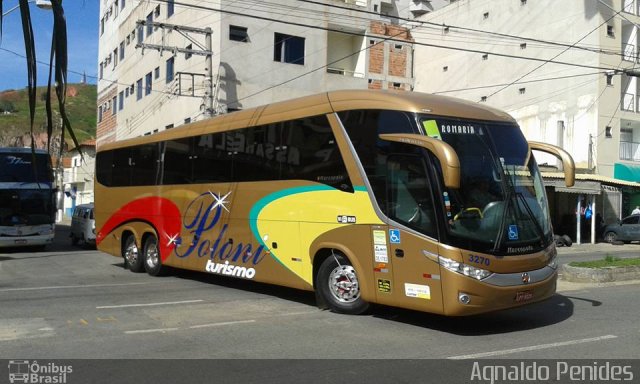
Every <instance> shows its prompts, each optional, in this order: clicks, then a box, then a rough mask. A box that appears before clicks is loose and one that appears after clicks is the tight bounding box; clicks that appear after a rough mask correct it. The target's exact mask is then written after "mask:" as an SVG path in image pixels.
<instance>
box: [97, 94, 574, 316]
mask: <svg viewBox="0 0 640 384" xmlns="http://www.w3.org/2000/svg"><path fill="white" fill-rule="evenodd" d="M532 150H539V151H543V152H546V153H550V154H552V155H554V156H556V157H558V158H559V159H560V161H561V163H562V165H563V169H564V172H565V183H566V185H567V186H572V185H573V182H574V176H575V166H574V163H573V159H572V158H571V156H570V155H569V154H568V153H567V152H565V151H563V150H562V149H560V148H557V147H554V146H552V145H549V144H545V143H538V142H527V141H526V140H525V138H524V136H523V134H522V132H521V130H520V128H519V126H518V125H517V123H516V121H515V120H514V119H513V118H512V117H510V116H509V115H508V114H506V113H504V112H501V111H499V110H496V109H492V108H488V107H486V106H482V105H480V104H476V103H472V102H467V101H462V100H457V99H453V98H449V97H442V96H434V95H428V94H423V93H416V92H392V91H373V90H349V91H332V92H327V93H321V94H317V95H313V96H307V97H303V98H299V99H295V100H290V101H284V102H278V103H274V104H269V105H265V106H261V107H256V108H253V109H247V110H243V111H238V112H233V113H230V114H226V115H221V116H217V117H214V118H212V119H208V120H203V121H199V122H195V123H192V124H188V125H184V126H181V127H178V128H174V129H170V130H166V131H163V132H160V133H157V134H154V135H151V136H143V137H137V138H133V139H128V140H124V141H117V142H113V143H109V144H105V145H102V146H100V148H99V151H98V153H97V158H96V180H97V183H96V186H95V213H96V228H97V231H98V233H97V239H96V241H97V245H98V248H99V250H101V251H103V252H106V253H109V254H112V255H114V256H118V257H123V258H124V262H125V265H126V267H127V268H128V269H130V270H131V271H134V272H140V271H144V270H146V272H147V273H149V274H151V275H159V274H161V273H163V271H166V267H174V268H183V269H190V270H194V271H202V272H206V273H210V274H214V275H222V276H227V277H233V278H239V279H247V280H254V281H257V282H263V283H270V284H277V285H281V286H286V287H293V288H297V289H302V290H309V291H315V294H316V298H317V303H318V306H320V307H321V308H329V309H331V310H332V311H335V312H340V313H349V314H358V313H362V312H364V311H365V310H366V309H367V308H368V306H369V304H370V303H379V304H384V305H389V306H396V307H403V308H409V309H413V310H418V311H425V312H433V313H439V314H445V315H451V316H460V315H471V314H476V313H482V312H488V311H494V310H500V309H504V308H511V307H515V306H519V305H523V304H528V303H533V302H537V301H540V300H543V299H546V298H549V297H550V296H551V295H553V294H554V292H555V289H556V279H557V271H556V267H557V264H556V249H555V243H554V241H553V234H552V228H551V222H550V215H549V207H548V204H547V197H546V194H545V189H544V185H543V181H542V177H541V175H540V171H539V170H538V167H537V165H536V161H535V159H534V157H533V156H532Z"/></svg>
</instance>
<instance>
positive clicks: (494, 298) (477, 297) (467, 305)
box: [442, 267, 558, 316]
mask: <svg viewBox="0 0 640 384" xmlns="http://www.w3.org/2000/svg"><path fill="white" fill-rule="evenodd" d="M442 273H443V275H446V276H443V279H442V281H443V292H442V294H443V296H444V297H443V298H444V300H443V301H444V312H445V314H446V315H449V316H465V315H474V314H479V313H485V312H492V311H497V310H501V309H507V308H513V307H518V306H522V305H526V304H530V303H535V302H538V301H542V300H545V299H548V298H550V297H551V296H553V294H554V293H555V292H556V281H557V278H558V272H557V271H556V269H554V268H551V267H544V268H541V269H538V270H535V271H528V272H518V273H510V274H493V275H491V276H489V277H488V278H487V279H484V280H476V279H474V278H470V277H467V276H463V275H460V274H457V273H454V272H451V271H447V270H443V271H442Z"/></svg>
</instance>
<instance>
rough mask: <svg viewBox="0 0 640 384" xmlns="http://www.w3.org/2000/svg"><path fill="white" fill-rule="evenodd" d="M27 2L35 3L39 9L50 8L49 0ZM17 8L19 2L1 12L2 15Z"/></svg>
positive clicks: (30, 0)
mask: <svg viewBox="0 0 640 384" xmlns="http://www.w3.org/2000/svg"><path fill="white" fill-rule="evenodd" d="M27 2H28V3H36V7H38V8H40V9H51V1H50V0H29V1H27ZM18 8H20V4H18V5H16V6H15V7H13V8H11V9H10V10H8V11H7V12H5V13H3V14H2V17H5V16H7V15H8V14H10V13H11V12H13V11H15V10H16V9H18Z"/></svg>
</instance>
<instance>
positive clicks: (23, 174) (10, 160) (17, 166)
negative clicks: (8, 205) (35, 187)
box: [0, 152, 53, 183]
mask: <svg viewBox="0 0 640 384" xmlns="http://www.w3.org/2000/svg"><path fill="white" fill-rule="evenodd" d="M34 160H35V167H33V166H32V164H33V162H34ZM49 161H50V160H49V155H48V154H41V153H38V154H36V155H35V158H34V156H33V154H32V153H31V152H22V153H20V152H12V153H0V182H14V181H21V182H29V183H30V182H36V181H40V182H51V181H52V180H53V174H52V172H51V163H50V162H49ZM36 178H37V180H36Z"/></svg>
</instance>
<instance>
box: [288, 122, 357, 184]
mask: <svg viewBox="0 0 640 384" xmlns="http://www.w3.org/2000/svg"><path fill="white" fill-rule="evenodd" d="M282 136H283V146H284V152H285V154H286V161H283V162H282V163H283V169H282V178H283V179H303V180H310V181H316V182H319V183H323V184H327V185H330V186H332V187H335V188H339V189H341V190H348V191H353V187H352V185H351V182H350V180H349V176H348V174H347V169H346V167H345V165H344V161H343V160H342V156H341V155H340V150H339V149H338V144H337V143H336V140H335V137H334V135H333V132H332V131H331V127H330V126H329V123H328V121H327V118H326V117H325V116H315V117H310V118H306V119H299V120H292V121H288V122H285V123H284V124H283V131H282ZM282 158H283V160H285V156H284V155H283V156H282Z"/></svg>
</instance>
